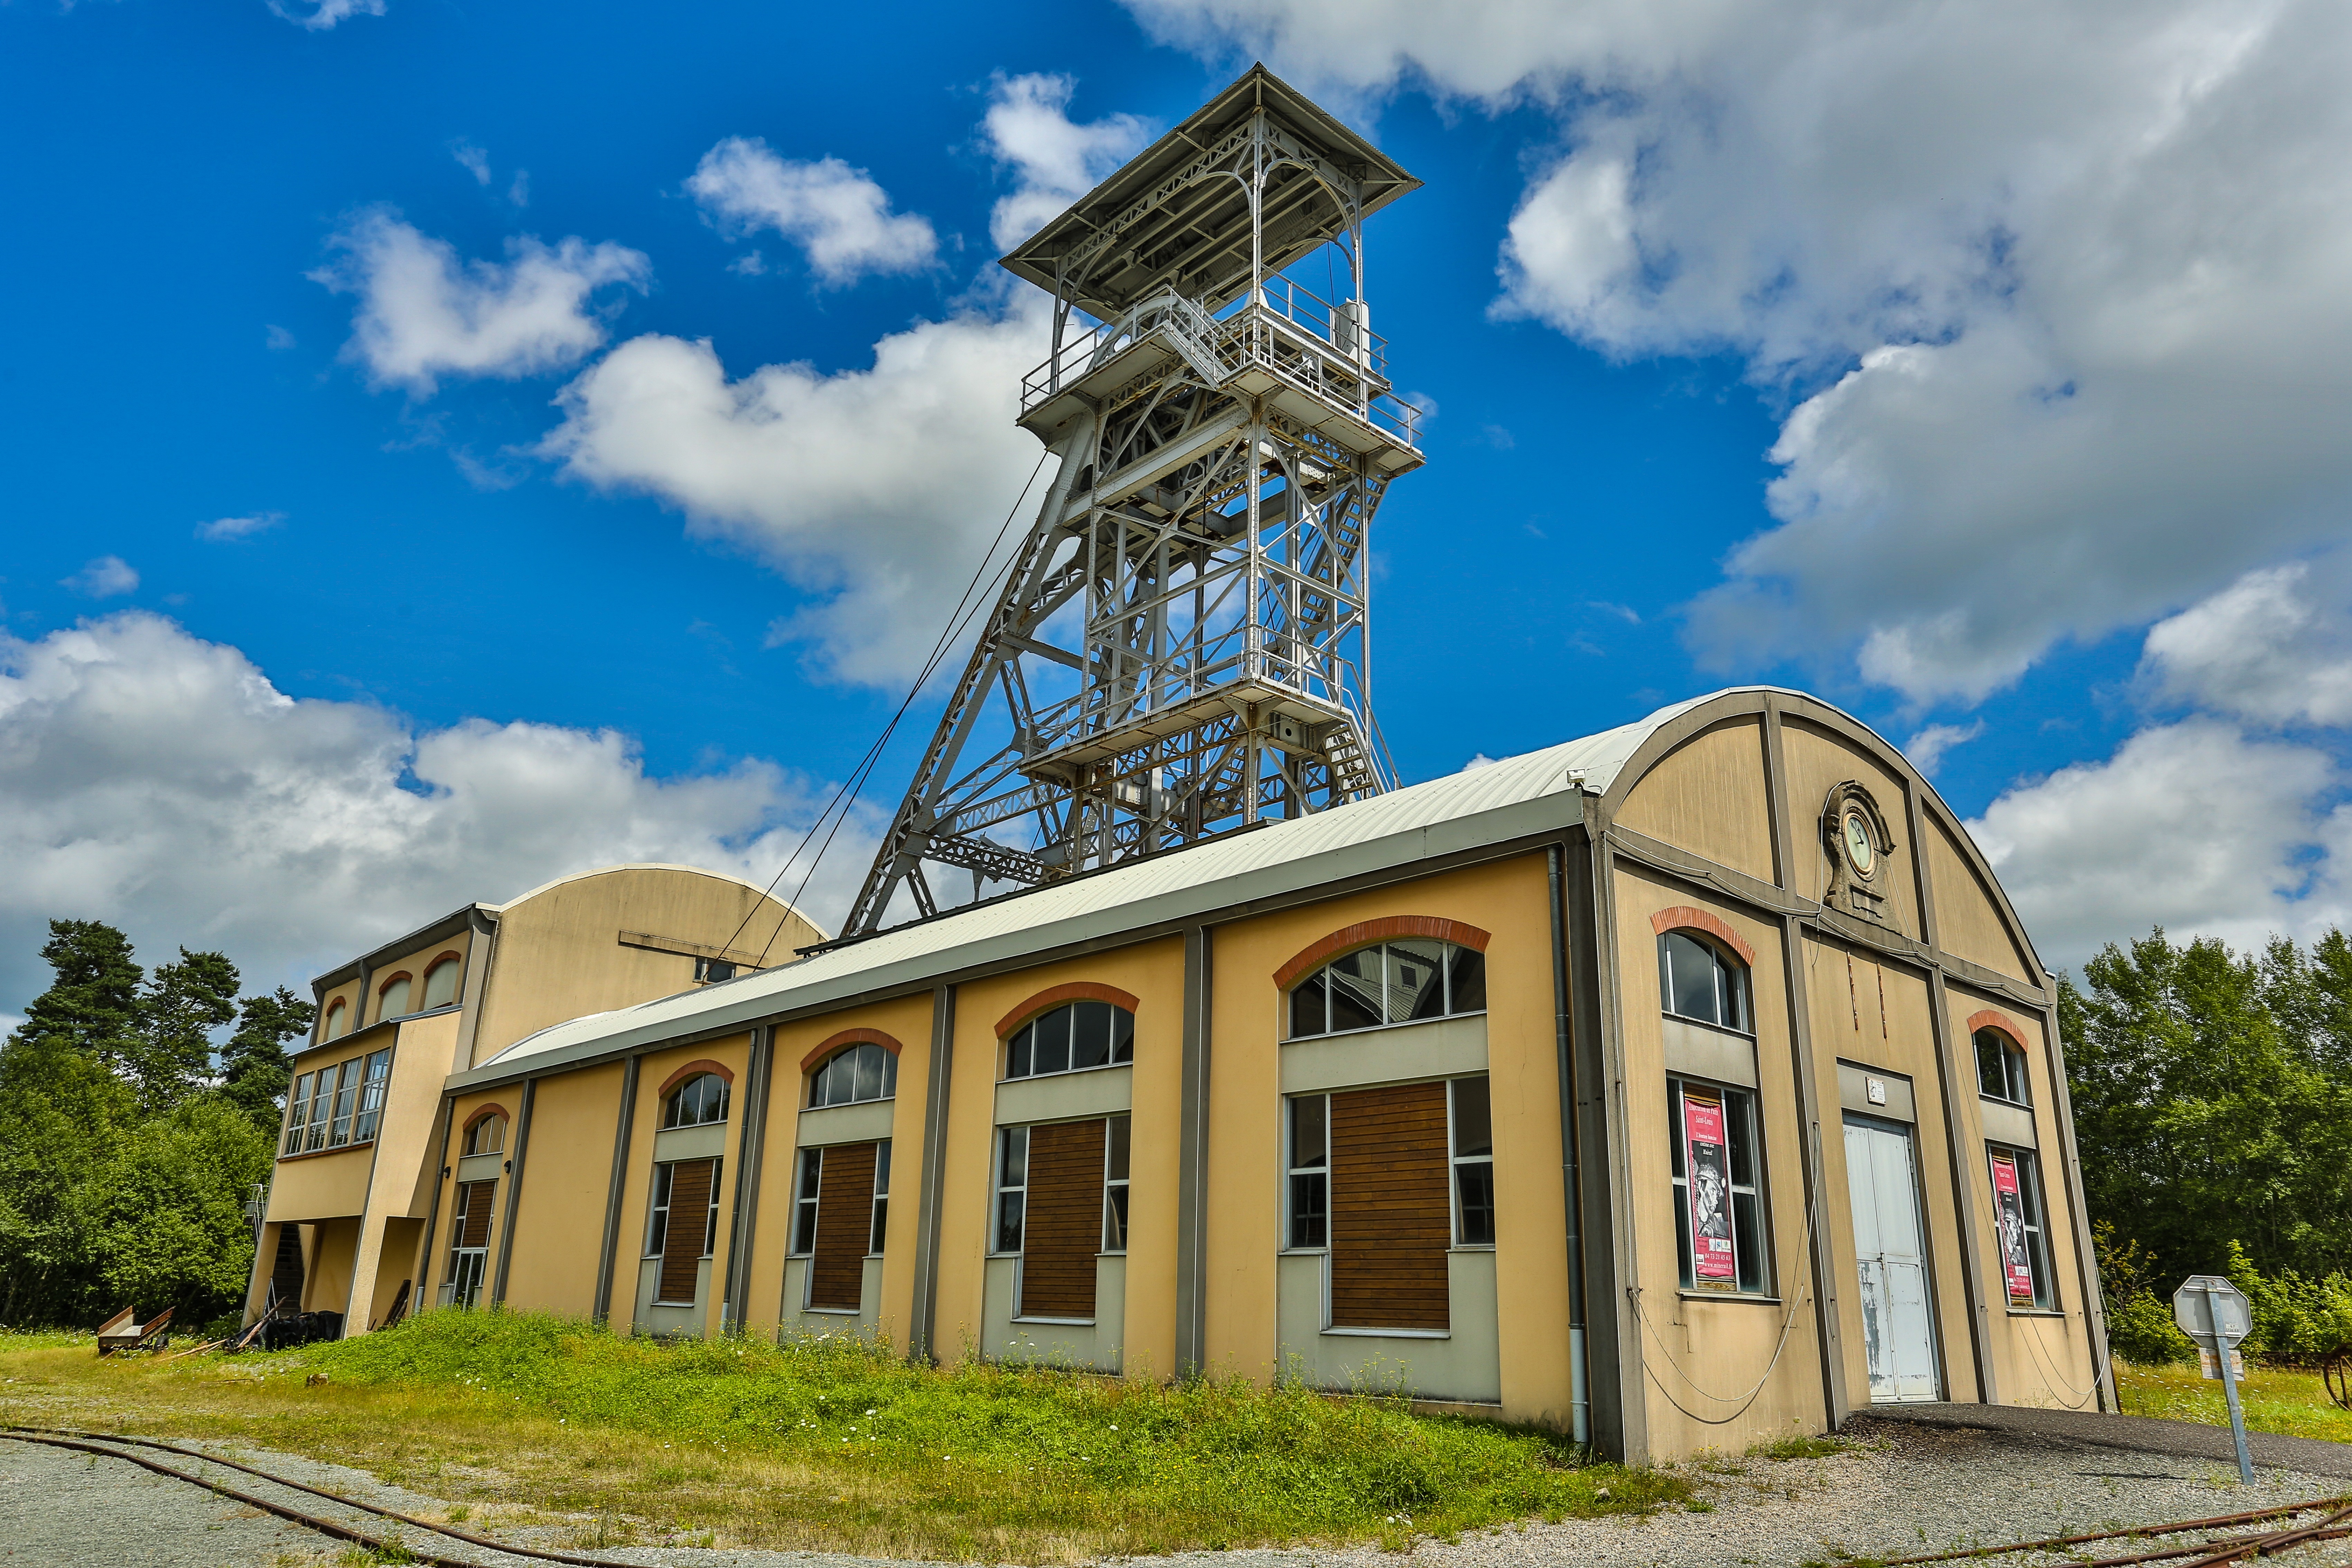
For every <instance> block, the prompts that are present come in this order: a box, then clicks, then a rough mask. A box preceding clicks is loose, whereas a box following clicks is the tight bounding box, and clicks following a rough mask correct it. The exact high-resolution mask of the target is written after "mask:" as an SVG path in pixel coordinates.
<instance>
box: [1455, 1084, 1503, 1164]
mask: <svg viewBox="0 0 2352 1568" xmlns="http://www.w3.org/2000/svg"><path fill="white" fill-rule="evenodd" d="M1493 1152H1495V1133H1494V1118H1493V1116H1492V1115H1491V1114H1490V1113H1489V1111H1488V1108H1487V1100H1486V1079H1483V1078H1458V1079H1454V1158H1456V1159H1463V1158H1465V1157H1467V1156H1469V1155H1472V1154H1492V1153H1493Z"/></svg>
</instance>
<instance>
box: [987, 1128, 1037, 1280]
mask: <svg viewBox="0 0 2352 1568" xmlns="http://www.w3.org/2000/svg"><path fill="white" fill-rule="evenodd" d="M1016 1144H1017V1145H1018V1146H1019V1149H1020V1153H1019V1155H1018V1156H1017V1159H1018V1160H1019V1163H1020V1166H1021V1170H1020V1178H1019V1180H1018V1181H1017V1182H1015V1181H1008V1180H1007V1179H1006V1177H1007V1175H1008V1174H1009V1173H1011V1171H1012V1168H1013V1163H1014V1160H1015V1158H1016V1156H1015V1155H1014V1153H1013V1149H1014V1146H1015V1145H1016ZM994 1153H995V1159H994V1162H993V1163H992V1165H991V1167H990V1169H991V1172H992V1177H991V1184H990V1187H989V1194H990V1197H989V1205H988V1212H989V1222H990V1223H989V1233H990V1234H989V1245H988V1255H989V1256H990V1257H991V1258H1018V1257H1020V1256H1021V1249H1022V1244H1023V1243H1024V1241H1026V1240H1027V1239H1028V1234H1029V1232H1028V1225H1029V1128H1028V1126H1027V1124H1026V1123H1024V1124H1023V1125H1021V1126H1018V1127H1000V1128H998V1129H997V1130H996V1149H995V1151H994ZM1008 1200H1009V1201H1010V1202H1012V1203H1013V1204H1017V1205H1018V1212H1017V1216H1016V1217H1015V1218H1013V1221H1012V1224H1011V1228H1010V1232H1009V1234H1010V1235H1011V1236H1012V1238H1013V1243H1012V1245H1011V1246H1009V1247H1008V1246H1006V1245H1005V1237H1006V1235H1007V1234H1008V1230H1007V1226H1006V1220H1005V1211H1006V1207H1007V1204H1008Z"/></svg>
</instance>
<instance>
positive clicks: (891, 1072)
mask: <svg viewBox="0 0 2352 1568" xmlns="http://www.w3.org/2000/svg"><path fill="white" fill-rule="evenodd" d="M897 1093H898V1058H897V1057H895V1056H893V1055H891V1054H890V1053H889V1052H888V1051H884V1052H883V1053H882V1098H883V1099H885V1100H888V1099H889V1098H891V1097H892V1096H893V1095H895V1094H897ZM883 1147H884V1148H886V1149H887V1148H888V1147H889V1145H888V1144H887V1143H886V1144H884V1145H883Z"/></svg>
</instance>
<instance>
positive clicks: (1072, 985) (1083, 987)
mask: <svg viewBox="0 0 2352 1568" xmlns="http://www.w3.org/2000/svg"><path fill="white" fill-rule="evenodd" d="M1065 1002H1108V1003H1109V1004H1110V1005H1112V1006H1114V1007H1124V1008H1126V1009H1127V1010H1128V1011H1129V1012H1130V1013H1132V1012H1134V1011H1135V1010H1136V1008H1137V1007H1138V1006H1139V1005H1141V1004H1140V1003H1139V1002H1138V1001H1137V1000H1136V997H1135V995H1134V994H1133V993H1132V992H1128V991H1121V990H1120V989H1119V988H1118V986H1116V985H1105V984H1102V983H1101V982H1100V981H1096V980H1073V981H1070V982H1068V983H1067V984H1062V985H1048V986H1047V987H1045V989H1044V990H1043V991H1040V992H1038V993H1037V994H1035V995H1034V996H1032V997H1030V998H1029V1000H1027V1001H1026V1002H1024V1003H1022V1004H1021V1005H1019V1006H1018V1007H1015V1008H1013V1011H1011V1012H1010V1013H1007V1014H1006V1015H1004V1016H1003V1017H1002V1018H999V1019H998V1020H996V1037H997V1038H998V1039H1000V1040H1001V1039H1003V1038H1004V1037H1005V1036H1007V1035H1009V1034H1011V1033H1012V1032H1013V1030H1015V1029H1017V1028H1019V1027H1020V1026H1022V1025H1024V1024H1025V1023H1027V1022H1028V1021H1029V1020H1030V1019H1032V1018H1034V1017H1035V1016H1037V1015H1038V1014H1040V1013H1050V1012H1052V1011H1053V1010H1054V1009H1055V1008H1056V1007H1058V1006H1060V1005H1062V1004H1063V1003H1065Z"/></svg>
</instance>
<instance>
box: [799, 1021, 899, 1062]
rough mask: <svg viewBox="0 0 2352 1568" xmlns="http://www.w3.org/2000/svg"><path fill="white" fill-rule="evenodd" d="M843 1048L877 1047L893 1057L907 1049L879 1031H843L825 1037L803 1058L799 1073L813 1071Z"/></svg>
mask: <svg viewBox="0 0 2352 1568" xmlns="http://www.w3.org/2000/svg"><path fill="white" fill-rule="evenodd" d="M844 1046H879V1047H882V1048H883V1049H884V1050H886V1051H887V1052H889V1053H890V1054H891V1055H892V1056H894V1057H895V1056H899V1055H902V1054H904V1052H905V1051H906V1048H907V1047H904V1046H902V1045H900V1044H899V1043H898V1041H896V1040H894V1039H892V1038H891V1037H889V1036H887V1035H886V1034H884V1033H883V1032H882V1031H881V1030H879V1029H844V1030H842V1031H841V1033H839V1034H837V1035H829V1036H827V1037H825V1039H824V1043H823V1044H821V1045H819V1046H817V1047H815V1048H814V1049H813V1050H811V1051H810V1052H809V1054H808V1055H806V1056H804V1057H803V1058H801V1071H803V1072H814V1071H815V1070H816V1068H817V1067H818V1065H819V1064H820V1063H822V1062H823V1061H824V1058H827V1057H829V1056H831V1055H833V1053H834V1052H835V1051H837V1050H839V1049H841V1048H842V1047H844Z"/></svg>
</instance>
